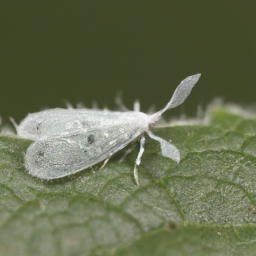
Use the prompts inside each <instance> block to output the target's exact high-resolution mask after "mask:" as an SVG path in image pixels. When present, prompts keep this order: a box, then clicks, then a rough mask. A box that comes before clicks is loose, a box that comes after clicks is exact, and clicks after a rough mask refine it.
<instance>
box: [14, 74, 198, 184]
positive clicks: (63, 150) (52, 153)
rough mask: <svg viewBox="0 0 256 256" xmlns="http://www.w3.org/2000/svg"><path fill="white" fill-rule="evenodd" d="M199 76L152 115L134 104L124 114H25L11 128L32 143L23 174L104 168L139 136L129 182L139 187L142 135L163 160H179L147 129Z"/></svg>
mask: <svg viewBox="0 0 256 256" xmlns="http://www.w3.org/2000/svg"><path fill="white" fill-rule="evenodd" d="M200 76H201V74H197V75H193V76H190V77H188V78H186V79H185V80H183V81H182V82H181V83H180V85H179V86H178V87H177V88H176V90H175V92H174V94H173V96H172V98H171V100H170V102H169V103H168V104H167V105H166V106H165V108H163V109H162V110H160V111H158V112H157V113H155V114H152V115H147V114H145V113H142V112H139V103H138V102H136V103H135V104H134V107H135V110H134V111H127V112H113V111H109V110H102V111H100V110H88V109H59V108H57V109H49V110H45V111H41V112H38V113H34V114H29V115H28V116H27V117H26V118H25V119H24V120H23V121H22V122H21V123H20V125H16V129H17V133H18V135H19V136H20V137H23V138H28V139H32V140H35V142H33V143H32V144H31V145H30V147H29V148H28V150H27V152H26V156H25V166H26V168H27V170H28V172H29V173H30V174H31V175H33V176H36V177H39V178H42V179H57V178H61V177H64V176H68V175H70V174H73V173H76V172H79V171H81V170H83V169H86V168H88V167H90V166H92V165H95V164H97V163H99V162H101V161H103V160H105V162H104V164H103V166H104V165H105V164H106V163H107V161H108V160H109V158H110V157H111V156H112V155H113V154H114V153H116V152H117V151H119V150H120V149H122V148H124V147H125V146H127V145H128V144H129V143H130V142H132V141H134V140H135V139H136V138H138V137H140V151H139V154H138V156H137V159H136V162H135V167H134V179H135V181H136V184H137V185H139V177H138V169H137V166H138V165H139V164H140V162H141V157H142V154H143V152H144V144H145V137H144V136H143V134H144V132H146V133H147V134H148V135H149V137H151V138H152V139H154V140H157V141H159V142H160V145H161V150H162V155H163V156H165V157H169V158H171V159H173V160H174V161H176V162H179V161H180V153H179V150H178V149H177V148H176V147H175V146H174V145H172V144H171V143H169V142H167V141H165V140H163V139H162V138H160V137H157V136H155V135H154V134H153V133H152V132H151V131H150V128H151V127H153V126H154V125H155V124H156V123H157V121H158V120H159V119H160V117H161V115H162V114H163V113H164V112H165V111H166V110H168V109H170V108H174V107H176V106H178V105H180V104H181V103H183V102H184V100H185V99H186V98H187V97H188V95H189V94H190V92H191V90H192V88H193V87H194V85H195V84H196V82H197V81H198V79H199V78H200Z"/></svg>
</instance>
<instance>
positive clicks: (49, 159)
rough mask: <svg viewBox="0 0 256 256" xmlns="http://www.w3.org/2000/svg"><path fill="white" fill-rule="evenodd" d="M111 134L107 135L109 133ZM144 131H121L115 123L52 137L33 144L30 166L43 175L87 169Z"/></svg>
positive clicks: (28, 155) (32, 171)
mask: <svg viewBox="0 0 256 256" xmlns="http://www.w3.org/2000/svg"><path fill="white" fill-rule="evenodd" d="M106 134H108V136H107V137H106V136H105V135H106ZM139 135H140V132H134V131H133V132H129V130H127V129H126V130H124V131H120V130H118V129H115V128H113V127H109V128H108V129H105V130H104V131H102V130H94V131H90V132H88V131H86V132H85V131H83V130H80V131H79V132H76V133H73V134H67V135H62V136H54V137H49V138H46V139H43V140H39V141H36V142H34V143H32V144H31V145H30V147H29V148H28V150H27V153H26V157H25V164H26V168H27V170H28V171H29V173H30V174H32V175H33V176H36V177H39V178H43V179H56V178H61V177H64V176H67V175H70V174H73V173H76V172H78V171H80V170H83V169H86V168H88V167H90V166H92V165H94V164H96V163H98V162H100V161H102V160H104V159H106V158H108V157H109V156H110V155H112V154H113V153H115V152H117V151H118V150H120V149H122V148H124V147H125V146H126V145H127V144H128V143H130V142H131V141H132V140H134V139H135V138H136V137H138V136H139Z"/></svg>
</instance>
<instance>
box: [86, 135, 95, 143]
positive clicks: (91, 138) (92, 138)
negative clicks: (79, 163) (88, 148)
mask: <svg viewBox="0 0 256 256" xmlns="http://www.w3.org/2000/svg"><path fill="white" fill-rule="evenodd" d="M94 140H95V138H94V135H93V134H90V135H89V136H88V138H87V141H88V143H89V144H92V143H93V142H94Z"/></svg>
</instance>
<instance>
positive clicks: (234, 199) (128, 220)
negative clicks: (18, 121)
mask: <svg viewBox="0 0 256 256" xmlns="http://www.w3.org/2000/svg"><path fill="white" fill-rule="evenodd" d="M153 132H154V133H155V134H156V135H157V136H160V137H162V138H164V139H166V140H171V141H172V143H173V144H174V145H175V146H176V147H177V148H178V149H179V150H180V153H181V162H180V163H179V164H176V163H175V162H174V161H172V160H171V159H168V158H165V157H163V156H162V155H161V150H160V145H159V144H158V142H156V141H153V140H151V139H150V138H148V137H147V138H146V145H145V153H144V155H143V158H142V163H141V166H140V167H139V178H140V183H141V184H143V186H141V187H140V188H138V187H137V186H136V185H135V182H134V179H133V166H134V162H135V159H136V155H137V153H138V149H139V148H138V147H136V149H135V150H134V151H133V152H132V153H131V154H130V155H129V156H127V157H126V159H125V160H124V161H123V162H122V163H119V162H118V160H119V158H121V156H122V154H124V152H125V151H124V150H123V151H121V152H119V153H117V154H116V155H115V156H114V157H113V158H112V159H111V160H110V161H109V163H108V164H107V165H106V166H105V167H104V168H102V169H100V165H97V166H94V167H93V168H91V169H87V170H84V171H82V172H80V173H78V174H76V175H73V176H70V177H66V178H62V179H59V180H54V181H43V180H40V179H37V178H35V177H32V176H31V175H29V174H28V173H27V171H26V170H25V168H24V155H25V153H26V149H27V148H28V146H29V145H30V143H31V141H29V140H24V139H21V138H19V137H17V136H11V135H0V255H6V256H8V255H37V256H39V255H49V256H51V255H81V256H82V255H116V256H117V255H118V256H119V255H122V256H126V255H149V256H150V255H254V252H255V249H256V118H254V117H244V115H242V114H234V113H233V112H232V111H230V110H229V109H228V108H225V107H218V108H215V109H214V110H212V112H211V121H210V122H209V124H208V125H191V126H173V127H169V126H165V127H162V128H157V129H155V130H154V131H153Z"/></svg>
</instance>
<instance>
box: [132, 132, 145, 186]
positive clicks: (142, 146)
mask: <svg viewBox="0 0 256 256" xmlns="http://www.w3.org/2000/svg"><path fill="white" fill-rule="evenodd" d="M144 145H145V137H144V136H142V137H141V139H140V151H139V154H138V156H137V159H136V162H135V166H134V179H135V181H136V184H137V185H138V186H140V183H139V175H138V168H137V166H138V165H140V162H141V157H142V155H143V152H144Z"/></svg>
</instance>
